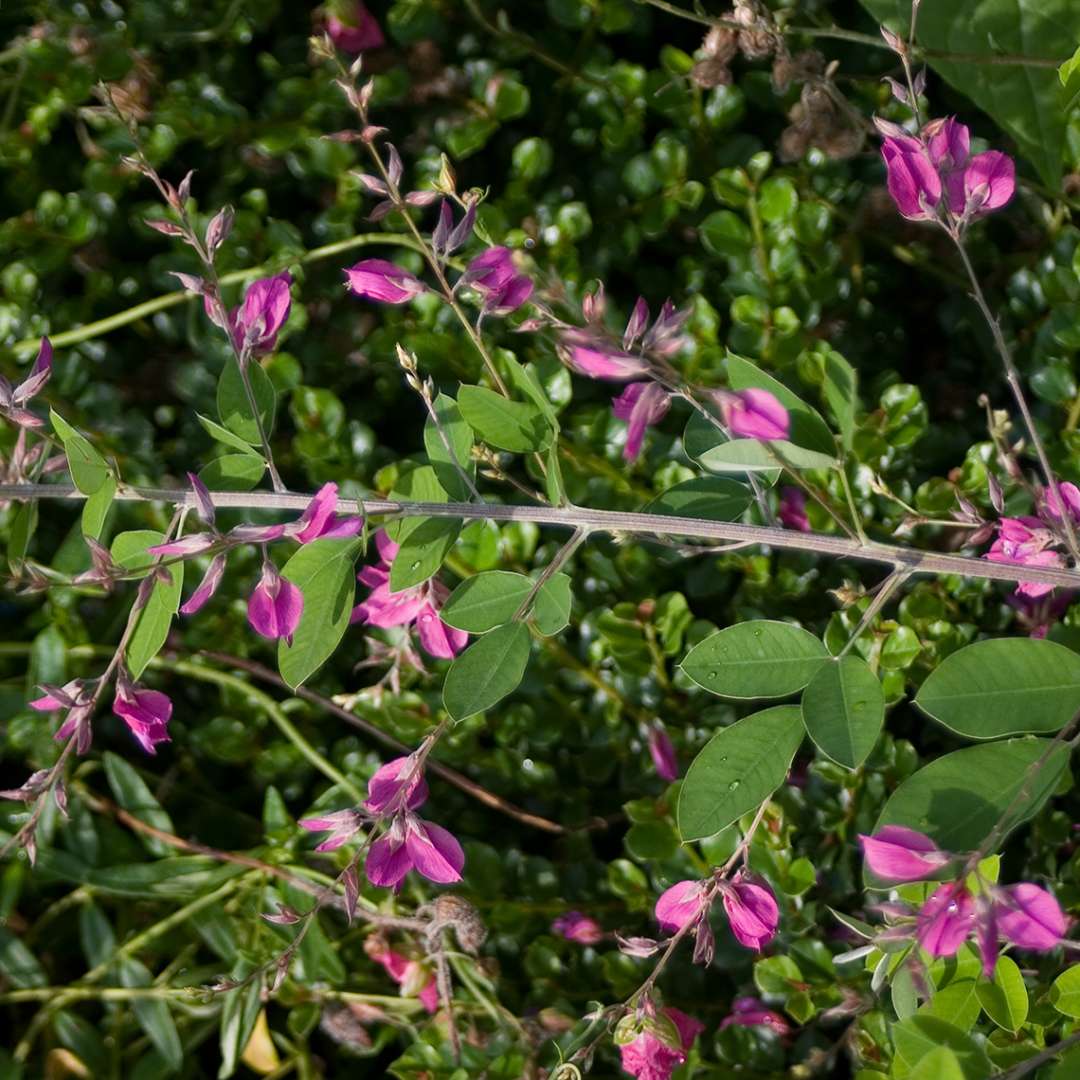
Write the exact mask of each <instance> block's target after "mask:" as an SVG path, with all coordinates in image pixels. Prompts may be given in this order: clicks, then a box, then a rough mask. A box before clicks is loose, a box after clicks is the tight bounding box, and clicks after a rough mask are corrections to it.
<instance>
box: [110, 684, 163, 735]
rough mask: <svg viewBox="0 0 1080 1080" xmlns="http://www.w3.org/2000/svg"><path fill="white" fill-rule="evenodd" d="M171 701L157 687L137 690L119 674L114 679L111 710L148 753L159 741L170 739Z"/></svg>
mask: <svg viewBox="0 0 1080 1080" xmlns="http://www.w3.org/2000/svg"><path fill="white" fill-rule="evenodd" d="M172 710H173V707H172V702H171V701H170V700H169V698H168V696H167V695H165V694H162V693H161V692H160V691H157V690H140V689H138V688H137V687H136V686H135V685H134V684H133V683H132V682H131V681H130V680H129V679H128V677H127V675H126V674H122V675H121V677H120V678H119V679H118V680H117V687H116V697H115V698H114V699H113V712H114V713H115V714H116V715H117V716H119V717H120V719H121V720H123V721H124V723H125V724H127V726H128V730H129V731H130V732H131V734H132V735H134V736H135V738H136V740H137V741H138V743H139V745H140V746H141V747H142V748H143V749H144V750H145V751H146V752H147V753H148V754H156V753H157V751H156V750H155V749H154V747H155V746H157V744H158V743H160V742H168V741H169V730H168V729H169V720H170V719H171V717H172Z"/></svg>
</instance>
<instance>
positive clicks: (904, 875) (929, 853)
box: [859, 825, 951, 882]
mask: <svg viewBox="0 0 1080 1080" xmlns="http://www.w3.org/2000/svg"><path fill="white" fill-rule="evenodd" d="M859 843H860V844H861V845H862V849H863V858H864V859H865V860H866V865H867V866H868V867H869V868H870V870H871V872H872V873H873V874H874V875H875V877H879V878H881V879H882V880H883V881H894V882H901V881H919V880H920V879H921V878H925V877H929V876H930V875H931V874H933V873H935V872H936V871H938V870H940V869H941V867H943V866H944V865H945V864H946V863H948V862H949V861H950V859H951V856H950V855H949V853H948V852H947V851H942V850H941V849H940V848H939V847H938V846H937V844H935V843H934V841H933V840H931V839H930V837H929V836H924V835H923V834H922V833H920V832H916V831H915V830H914V829H908V828H905V827H904V826H903V825H886V826H885V827H884V828H882V829H879V830H878V831H877V833H875V834H874V835H873V836H862V835H860V836H859Z"/></svg>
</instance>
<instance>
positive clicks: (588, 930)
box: [551, 911, 604, 945]
mask: <svg viewBox="0 0 1080 1080" xmlns="http://www.w3.org/2000/svg"><path fill="white" fill-rule="evenodd" d="M551 929H552V932H553V933H556V934H559V935H560V936H561V937H564V938H566V940H567V941H575V942H577V943H578V944H579V945H596V944H597V943H598V942H601V941H603V940H604V931H603V930H602V929H601V928H600V924H599V923H598V922H597V921H596V920H595V919H590V918H589V916H588V915H583V914H582V913H581V912H580V911H568V912H567V913H566V914H565V915H560V916H559V917H558V918H557V919H555V921H554V922H553V923H552V924H551Z"/></svg>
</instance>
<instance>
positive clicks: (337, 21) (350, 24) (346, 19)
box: [326, 3, 386, 53]
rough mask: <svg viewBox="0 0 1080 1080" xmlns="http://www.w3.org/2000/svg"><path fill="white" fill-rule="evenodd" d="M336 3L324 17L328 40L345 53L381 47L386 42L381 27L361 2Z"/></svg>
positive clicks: (361, 51)
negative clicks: (349, 8) (349, 9)
mask: <svg viewBox="0 0 1080 1080" xmlns="http://www.w3.org/2000/svg"><path fill="white" fill-rule="evenodd" d="M348 7H349V5H348V4H345V3H341V4H337V5H336V8H335V10H334V11H331V12H330V14H329V15H327V17H326V32H327V33H328V34H329V35H330V40H331V41H333V43H334V44H335V45H336V46H337V47H338V48H339V49H340V50H341V51H342V52H347V53H363V52H367V51H368V50H369V49H381V48H382V47H383V45H385V44H386V38H385V37H383V32H382V29H381V28H380V27H379V24H378V22H376V21H375V16H374V15H372V14H371V12H370V11H368V9H367V8H366V7H364V5H363V4H360V3H356V4H353V5H352V10H351V11H348ZM346 12H348V13H347V14H346Z"/></svg>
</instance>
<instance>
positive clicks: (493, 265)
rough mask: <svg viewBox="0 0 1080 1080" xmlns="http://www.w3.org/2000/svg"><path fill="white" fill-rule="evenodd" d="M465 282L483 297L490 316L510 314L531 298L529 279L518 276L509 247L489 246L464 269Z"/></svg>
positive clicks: (485, 308) (531, 288)
mask: <svg viewBox="0 0 1080 1080" xmlns="http://www.w3.org/2000/svg"><path fill="white" fill-rule="evenodd" d="M464 280H465V282H466V283H467V284H469V285H471V286H472V287H473V288H474V289H475V290H476V291H477V292H478V293H480V295H481V296H482V297H483V298H484V311H485V312H487V313H488V314H489V315H509V314H510V312H511V311H516V310H517V309H518V308H519V307H521V305H522V304H524V303H525V301H526V300H528V299H529V297H530V296H532V292H533V283H532V279H531V278H530V277H527V276H526V275H525V274H519V273H518V272H517V270H516V268H515V267H514V259H513V255H512V254H511V253H510V250H509V248H505V247H490V248H488V249H487V251H484V252H481V254H479V255H477V256H476V258H475V259H473V260H472V262H470V263H469V265H468V267H467V268H466V270H465V278H464Z"/></svg>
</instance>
